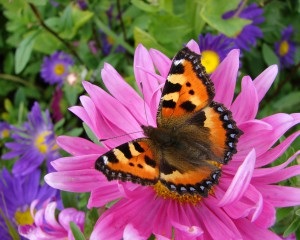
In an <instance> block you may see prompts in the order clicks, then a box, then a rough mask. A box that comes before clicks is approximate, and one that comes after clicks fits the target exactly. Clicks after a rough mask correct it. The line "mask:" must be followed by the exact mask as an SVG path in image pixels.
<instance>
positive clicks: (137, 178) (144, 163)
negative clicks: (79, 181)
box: [95, 138, 159, 185]
mask: <svg viewBox="0 0 300 240" xmlns="http://www.w3.org/2000/svg"><path fill="white" fill-rule="evenodd" d="M158 167H159V166H158V163H157V161H156V160H155V158H154V155H153V152H152V150H151V148H150V145H149V142H148V139H146V138H141V139H137V140H134V141H131V142H127V143H124V144H122V145H120V146H118V147H116V148H114V149H112V150H110V151H109V152H107V153H105V154H104V155H102V156H100V157H99V158H98V159H97V161H96V163H95V168H96V169H97V170H99V171H101V172H102V173H103V174H104V175H105V176H106V177H107V179H108V180H114V179H117V180H121V181H131V182H134V183H139V184H142V185H151V184H154V183H156V182H157V180H158V177H159V168H158Z"/></svg>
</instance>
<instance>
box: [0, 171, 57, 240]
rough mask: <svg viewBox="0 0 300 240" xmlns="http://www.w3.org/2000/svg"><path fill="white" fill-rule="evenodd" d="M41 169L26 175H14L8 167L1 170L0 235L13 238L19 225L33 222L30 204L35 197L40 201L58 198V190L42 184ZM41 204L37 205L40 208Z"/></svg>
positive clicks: (2, 237)
mask: <svg viewBox="0 0 300 240" xmlns="http://www.w3.org/2000/svg"><path fill="white" fill-rule="evenodd" d="M40 176H41V173H40V171H39V170H35V171H33V172H31V174H29V175H26V176H19V177H17V176H14V175H12V174H10V173H9V172H8V171H7V170H6V169H2V171H1V172H0V236H1V239H4V240H5V239H12V236H10V235H11V234H13V233H14V232H15V233H16V232H17V227H18V226H24V225H28V224H32V223H33V222H34V219H33V218H32V216H31V214H30V205H31V203H32V202H33V201H34V200H35V199H39V202H40V203H43V202H45V201H46V200H48V199H54V200H58V194H57V193H58V191H57V190H56V189H54V188H51V187H50V186H48V185H47V184H44V185H41V184H40ZM40 207H41V204H38V205H36V206H35V208H34V209H39V208H40Z"/></svg>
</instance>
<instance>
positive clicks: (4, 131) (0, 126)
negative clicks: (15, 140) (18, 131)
mask: <svg viewBox="0 0 300 240" xmlns="http://www.w3.org/2000/svg"><path fill="white" fill-rule="evenodd" d="M10 129H11V127H10V125H9V124H8V123H7V122H0V139H3V138H8V137H9V136H10Z"/></svg>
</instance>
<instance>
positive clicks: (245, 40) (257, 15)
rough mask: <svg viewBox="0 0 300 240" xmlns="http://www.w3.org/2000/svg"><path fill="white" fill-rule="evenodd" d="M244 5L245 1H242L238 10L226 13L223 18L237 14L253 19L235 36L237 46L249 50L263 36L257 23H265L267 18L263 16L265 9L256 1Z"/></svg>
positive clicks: (237, 15)
mask: <svg viewBox="0 0 300 240" xmlns="http://www.w3.org/2000/svg"><path fill="white" fill-rule="evenodd" d="M243 7H244V1H241V2H240V4H239V6H238V8H237V10H234V11H229V12H227V13H225V14H224V15H223V18H224V19H228V18H231V17H233V16H236V17H240V18H244V19H249V20H251V21H252V23H251V24H248V25H246V26H245V27H244V28H243V29H242V31H241V32H240V33H239V34H237V35H236V36H235V37H234V38H233V39H234V41H235V45H236V47H237V48H240V49H241V50H244V51H249V50H250V48H251V47H252V46H255V45H256V41H257V39H259V38H262V36H263V33H262V31H261V30H260V28H259V27H258V26H257V25H259V24H261V23H263V22H264V20H265V19H264V17H263V9H262V8H260V7H258V5H257V4H256V3H252V4H250V5H249V6H247V7H245V8H243Z"/></svg>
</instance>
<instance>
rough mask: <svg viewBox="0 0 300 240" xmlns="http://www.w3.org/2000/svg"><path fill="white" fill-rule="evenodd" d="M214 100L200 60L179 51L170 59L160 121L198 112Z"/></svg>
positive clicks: (196, 55)
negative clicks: (163, 118) (170, 63)
mask: <svg viewBox="0 0 300 240" xmlns="http://www.w3.org/2000/svg"><path fill="white" fill-rule="evenodd" d="M213 97H214V86H213V83H212V82H211V80H210V79H209V76H208V75H207V74H206V72H205V69H204V67H203V66H202V65H201V62H200V56H199V55H198V54H196V53H194V52H191V51H190V50H189V49H188V48H184V49H182V50H181V51H180V52H179V53H178V54H177V55H176V56H175V58H174V59H173V62H172V66H171V69H170V72H169V75H168V78H167V81H166V84H165V86H164V89H163V92H162V99H161V103H160V109H159V113H160V115H161V116H160V118H162V117H165V118H166V117H178V116H182V115H185V114H186V113H192V112H195V111H199V110H201V109H203V108H204V107H205V106H207V105H208V104H209V103H210V102H211V101H212V99H213Z"/></svg>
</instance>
